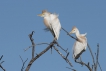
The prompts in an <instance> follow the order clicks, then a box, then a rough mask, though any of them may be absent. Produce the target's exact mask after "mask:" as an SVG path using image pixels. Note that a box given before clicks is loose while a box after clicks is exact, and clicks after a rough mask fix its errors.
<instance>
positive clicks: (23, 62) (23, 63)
mask: <svg viewBox="0 0 106 71" xmlns="http://www.w3.org/2000/svg"><path fill="white" fill-rule="evenodd" d="M20 59H21V61H22V68H21V71H24V68H25V67H24V65H25V63H26V61H27V60H28V58H27V59H26V60H25V61H23V59H22V57H21V56H20Z"/></svg>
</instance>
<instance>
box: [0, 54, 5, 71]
mask: <svg viewBox="0 0 106 71" xmlns="http://www.w3.org/2000/svg"><path fill="white" fill-rule="evenodd" d="M2 58H3V55H2V56H1V57H0V60H2ZM3 62H4V61H2V62H1V63H0V68H1V69H2V70H3V71H6V70H5V69H4V68H3V66H2V65H1V64H2V63H3Z"/></svg>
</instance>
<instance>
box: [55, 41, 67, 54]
mask: <svg viewBox="0 0 106 71" xmlns="http://www.w3.org/2000/svg"><path fill="white" fill-rule="evenodd" d="M56 44H57V46H58V47H60V48H61V49H62V50H63V51H65V52H66V53H68V52H67V50H68V49H67V50H65V49H64V48H62V47H61V46H60V45H59V43H58V42H56Z"/></svg>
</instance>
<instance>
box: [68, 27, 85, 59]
mask: <svg viewBox="0 0 106 71" xmlns="http://www.w3.org/2000/svg"><path fill="white" fill-rule="evenodd" d="M72 33H75V35H76V38H77V39H78V40H77V41H76V42H75V43H74V46H73V58H74V59H75V60H76V59H78V58H79V57H80V55H81V54H82V53H83V52H84V51H85V50H86V48H87V38H86V33H85V34H80V32H79V30H78V29H77V28H76V27H73V28H72V31H71V32H70V34H72Z"/></svg>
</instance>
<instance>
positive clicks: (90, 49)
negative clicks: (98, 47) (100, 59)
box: [87, 43, 95, 66]
mask: <svg viewBox="0 0 106 71" xmlns="http://www.w3.org/2000/svg"><path fill="white" fill-rule="evenodd" d="M87 46H88V48H89V51H90V53H91V56H92V60H93V63H94V65H93V66H95V59H94V56H93V53H92V50H91V48H90V46H89V44H88V43H87Z"/></svg>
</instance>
